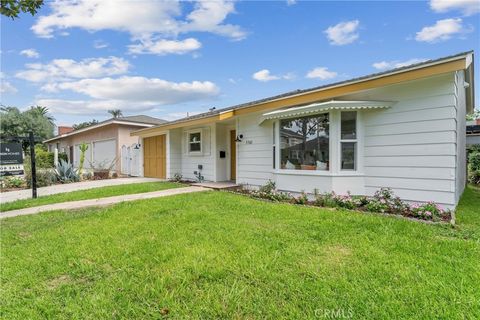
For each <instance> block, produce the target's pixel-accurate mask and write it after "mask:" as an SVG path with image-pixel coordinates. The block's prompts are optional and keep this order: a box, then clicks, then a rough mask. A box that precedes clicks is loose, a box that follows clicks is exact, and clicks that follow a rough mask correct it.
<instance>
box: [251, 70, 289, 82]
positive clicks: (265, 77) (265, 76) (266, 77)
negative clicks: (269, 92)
mask: <svg viewBox="0 0 480 320" xmlns="http://www.w3.org/2000/svg"><path fill="white" fill-rule="evenodd" d="M252 78H253V79H255V80H258V81H262V82H268V81H272V80H280V79H285V80H291V79H293V78H295V74H293V73H291V72H290V73H287V74H284V75H273V74H271V73H270V70H268V69H263V70H260V71H257V72H255V73H254V74H253V75H252Z"/></svg>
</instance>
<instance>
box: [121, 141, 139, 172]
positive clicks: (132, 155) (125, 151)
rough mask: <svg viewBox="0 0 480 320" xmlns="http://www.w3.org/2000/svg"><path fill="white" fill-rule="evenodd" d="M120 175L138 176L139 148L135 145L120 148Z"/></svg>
mask: <svg viewBox="0 0 480 320" xmlns="http://www.w3.org/2000/svg"><path fill="white" fill-rule="evenodd" d="M121 156H122V174H127V175H129V176H133V177H138V176H139V175H140V148H139V147H138V145H137V144H135V143H134V144H132V145H131V146H128V147H127V146H126V145H123V146H122V155H121Z"/></svg>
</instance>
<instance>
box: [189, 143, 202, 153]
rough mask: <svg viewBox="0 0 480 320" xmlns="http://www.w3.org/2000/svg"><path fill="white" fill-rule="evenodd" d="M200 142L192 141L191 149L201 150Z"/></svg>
mask: <svg viewBox="0 0 480 320" xmlns="http://www.w3.org/2000/svg"><path fill="white" fill-rule="evenodd" d="M200 150H201V148H200V143H198V142H191V143H190V151H200Z"/></svg>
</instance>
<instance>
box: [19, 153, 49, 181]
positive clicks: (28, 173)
mask: <svg viewBox="0 0 480 320" xmlns="http://www.w3.org/2000/svg"><path fill="white" fill-rule="evenodd" d="M30 163H31V162H30V156H27V157H25V161H24V162H23V168H24V171H25V175H24V178H25V182H26V184H27V187H29V188H31V187H32V168H31V165H30ZM36 169H37V170H36V177H37V187H47V186H50V185H52V184H55V183H56V182H57V179H56V177H55V172H54V170H53V169H52V168H42V167H40V166H38V165H37V166H36Z"/></svg>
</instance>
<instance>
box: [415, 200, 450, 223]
mask: <svg viewBox="0 0 480 320" xmlns="http://www.w3.org/2000/svg"><path fill="white" fill-rule="evenodd" d="M410 212H411V215H412V216H414V217H416V218H420V219H425V220H440V219H442V220H444V219H446V218H448V217H449V215H450V214H449V211H444V210H443V209H442V208H441V207H440V206H439V205H437V204H436V203H434V202H427V203H424V204H418V203H415V204H413V205H412V206H411V207H410Z"/></svg>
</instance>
